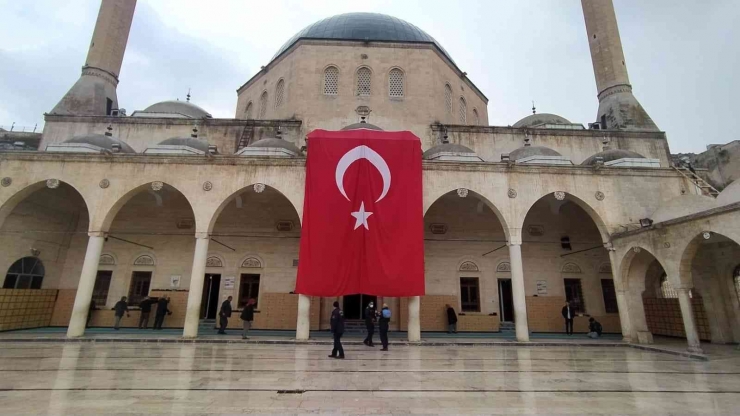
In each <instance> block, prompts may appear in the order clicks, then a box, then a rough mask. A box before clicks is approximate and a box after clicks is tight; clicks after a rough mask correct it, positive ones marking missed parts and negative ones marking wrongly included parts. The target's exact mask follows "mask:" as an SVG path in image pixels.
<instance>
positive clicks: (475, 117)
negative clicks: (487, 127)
mask: <svg viewBox="0 0 740 416" xmlns="http://www.w3.org/2000/svg"><path fill="white" fill-rule="evenodd" d="M473 125H474V126H479V125H480V116H478V110H477V109H475V108H474V109H473Z"/></svg>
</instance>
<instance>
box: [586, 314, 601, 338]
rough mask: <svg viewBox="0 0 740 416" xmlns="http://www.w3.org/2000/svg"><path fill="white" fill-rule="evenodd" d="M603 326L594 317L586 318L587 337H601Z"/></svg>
mask: <svg viewBox="0 0 740 416" xmlns="http://www.w3.org/2000/svg"><path fill="white" fill-rule="evenodd" d="M603 330H604V329H603V327H602V326H601V324H600V323H599V321H597V320H596V319H594V318H588V337H589V338H592V339H596V338H599V337H601V332H602V331H603Z"/></svg>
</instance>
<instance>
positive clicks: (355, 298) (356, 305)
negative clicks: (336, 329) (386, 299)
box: [342, 295, 378, 319]
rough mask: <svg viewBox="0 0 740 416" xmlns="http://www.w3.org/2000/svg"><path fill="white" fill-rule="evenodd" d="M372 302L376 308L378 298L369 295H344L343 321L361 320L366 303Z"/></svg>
mask: <svg viewBox="0 0 740 416" xmlns="http://www.w3.org/2000/svg"><path fill="white" fill-rule="evenodd" d="M370 302H373V303H374V304H375V306H376V307H377V306H378V305H377V303H378V297H377V296H371V295H346V296H344V302H343V305H342V306H343V307H344V318H345V319H362V318H364V316H363V314H364V313H365V307H366V306H367V304H368V303H370Z"/></svg>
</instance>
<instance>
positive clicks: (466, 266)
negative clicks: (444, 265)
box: [457, 260, 480, 272]
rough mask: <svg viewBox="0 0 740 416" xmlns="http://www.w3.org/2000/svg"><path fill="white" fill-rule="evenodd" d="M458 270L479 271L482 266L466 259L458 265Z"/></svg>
mask: <svg viewBox="0 0 740 416" xmlns="http://www.w3.org/2000/svg"><path fill="white" fill-rule="evenodd" d="M457 270H458V271H461V272H479V271H480V268H478V265H477V264H476V263H475V262H474V261H471V260H465V261H463V262H461V263H460V264H459V265H458V267H457Z"/></svg>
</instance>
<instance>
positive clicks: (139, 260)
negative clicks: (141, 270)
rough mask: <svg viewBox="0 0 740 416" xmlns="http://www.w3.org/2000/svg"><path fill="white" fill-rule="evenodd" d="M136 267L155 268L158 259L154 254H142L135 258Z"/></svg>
mask: <svg viewBox="0 0 740 416" xmlns="http://www.w3.org/2000/svg"><path fill="white" fill-rule="evenodd" d="M133 265H134V266H148V267H155V266H156V265H157V258H156V257H154V254H153V253H148V252H147V253H146V254H140V255H138V256H136V257H135V258H134V262H133Z"/></svg>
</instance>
